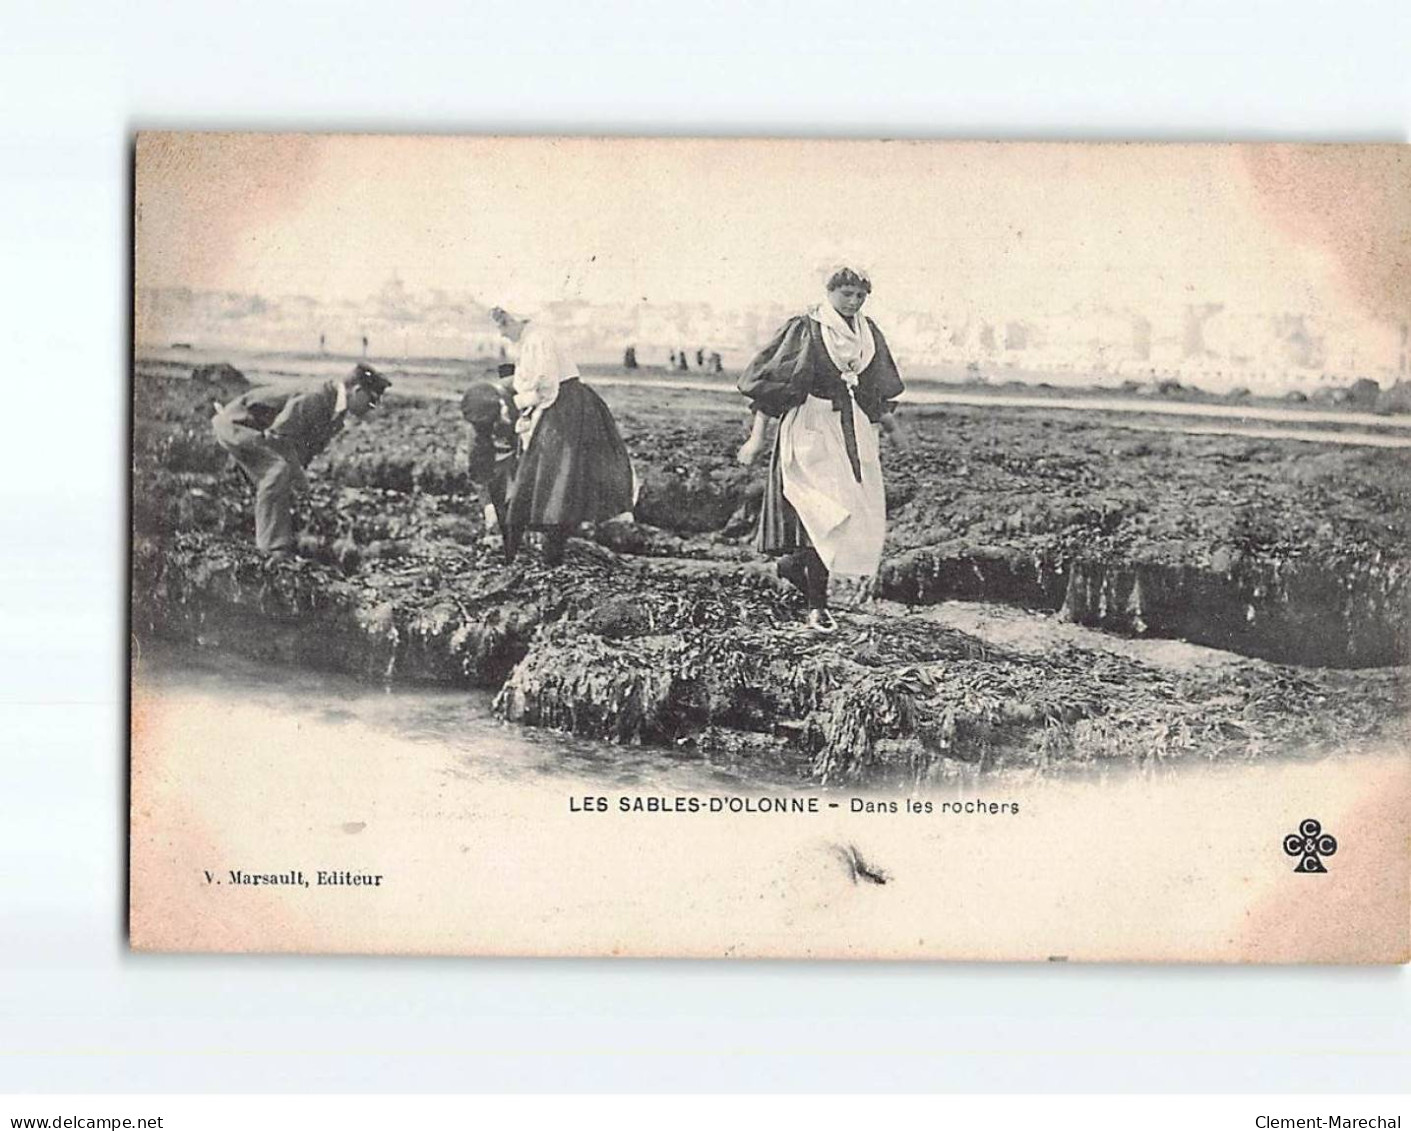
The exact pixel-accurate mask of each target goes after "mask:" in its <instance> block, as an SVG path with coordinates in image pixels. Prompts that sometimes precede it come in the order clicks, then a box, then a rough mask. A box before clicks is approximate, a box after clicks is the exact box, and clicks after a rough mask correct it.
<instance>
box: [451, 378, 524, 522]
mask: <svg viewBox="0 0 1411 1131" xmlns="http://www.w3.org/2000/svg"><path fill="white" fill-rule="evenodd" d="M516 415H517V413H516V410H515V406H514V366H513V365H512V364H510V363H508V362H506V363H502V364H501V365H500V366H499V368H498V370H497V372H496V377H495V380H489V379H485V380H480V381H477V382H475V383H474V384H473V385H471V387H470V388H469V389H467V390H466V391H465V395H464V396H462V397H461V416H463V417H464V418H465V422H466V423H467V424H468V425H469V426H470V449H469V455H468V458H467V469H466V470H467V475H468V477H469V479H470V481H471V482H472V483H474V484H475V485H476V486H477V487H478V488H479V489H480V496H481V503H482V505H483V507H484V515H485V529H486V531H487V532H488V531H491V530H497V531H499V534H500V537H501V538H502V539H504V537H505V531H506V529H507V519H506V509H505V507H506V503H507V502H508V499H509V488H510V484H511V483H512V482H513V481H514V470H515V465H516V463H517V462H518V458H519V445H518V441H519V437H518V435H517V434H516V432H515V428H514V425H515V418H516ZM505 544H506V545H508V543H507V541H506V543H505Z"/></svg>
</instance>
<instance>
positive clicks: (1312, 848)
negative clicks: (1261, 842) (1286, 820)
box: [1284, 817, 1338, 872]
mask: <svg viewBox="0 0 1411 1131" xmlns="http://www.w3.org/2000/svg"><path fill="white" fill-rule="evenodd" d="M1337 850H1338V842H1337V840H1336V838H1334V837H1332V836H1329V835H1328V834H1327V833H1325V832H1324V831H1323V826H1322V825H1320V824H1319V823H1318V822H1317V821H1315V820H1314V819H1313V818H1312V817H1309V818H1308V820H1306V821H1304V822H1303V823H1302V824H1300V825H1299V826H1298V832H1296V833H1289V835H1288V836H1286V837H1284V851H1285V852H1287V853H1288V854H1289V855H1290V856H1301V857H1302V858H1303V859H1301V860H1300V861H1299V862H1298V867H1297V868H1295V869H1294V871H1295V872H1326V871H1327V869H1326V868H1325V867H1323V860H1322V857H1324V856H1331V855H1332V854H1333V853H1334V852H1336V851H1337Z"/></svg>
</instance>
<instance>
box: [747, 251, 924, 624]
mask: <svg viewBox="0 0 1411 1131" xmlns="http://www.w3.org/2000/svg"><path fill="white" fill-rule="evenodd" d="M825 288H826V290H827V301H826V302H821V303H819V304H818V305H817V306H815V307H813V308H812V309H810V310H809V311H808V312H807V313H806V314H801V315H797V316H795V317H793V318H791V319H789V321H788V322H786V323H785V324H784V326H783V327H782V328H781V329H780V330H779V332H778V333H777V334H775V335H774V339H773V340H772V341H771V342H770V343H769V344H768V345H767V346H765V347H764V349H762V350H761V351H760V352H759V354H758V355H757V356H756V357H755V359H754V360H753V361H752V362H750V364H749V368H747V369H746V370H745V372H744V373H743V374H741V376H740V380H739V383H738V387H739V390H740V392H742V393H743V394H744V395H745V396H746V397H748V398H749V399H750V403H751V405H752V407H753V408H754V420H753V423H752V426H751V429H750V437H749V439H748V440H746V441H745V443H744V446H743V447H741V448H740V451H739V456H738V458H739V461H740V462H741V463H744V464H749V463H753V462H754V460H755V459H757V458H758V456H759V454H760V452H762V451H763V450H764V442H765V427H766V424H767V418H768V417H778V418H779V432H778V436H777V437H776V439H775V443H774V452H773V455H772V456H771V457H770V461H769V478H768V480H767V481H766V483H765V489H764V502H763V505H762V507H761V509H760V514H759V532H758V534H757V535H756V539H755V547H756V548H757V549H759V550H760V551H762V552H764V553H767V554H775V555H783V556H782V557H781V558H780V561H779V565H778V570H779V576H780V577H783V578H785V579H787V580H788V581H790V582H792V583H793V584H794V585H795V586H796V587H797V588H798V589H800V590H801V591H802V592H803V593H804V595H805V597H806V598H807V599H808V609H809V612H808V623H809V626H810V627H811V628H814V629H815V630H817V631H819V632H833V631H835V629H836V628H837V625H836V623H835V622H834V620H833V617H832V616H831V614H830V613H829V612H828V580H829V577H830V576H831V575H832V574H835V573H836V574H843V575H845V576H853V577H872V576H875V575H876V573H877V567H878V565H879V563H880V562H881V559H882V542H883V539H884V538H885V537H886V533H887V514H886V506H887V504H886V495H885V493H884V491H883V488H882V464H881V460H880V457H879V454H878V435H877V429H878V426H880V427H881V429H882V430H883V431H885V432H887V433H888V434H889V435H891V437H892V439H893V442H894V443H896V444H897V445H898V446H899V447H905V445H906V440H905V436H904V434H903V433H902V432H901V431H900V430H899V428H898V427H897V424H896V420H895V417H894V416H893V415H892V414H893V410H894V409H895V407H896V405H895V401H896V398H897V397H898V396H900V395H901V392H902V381H901V376H900V374H898V373H897V366H896V362H895V361H894V360H893V359H892V353H891V350H889V349H888V348H887V343H886V340H885V339H884V338H883V337H882V332H881V331H880V330H879V329H877V327H876V325H875V324H874V323H873V322H872V320H871V319H870V318H867V317H866V316H864V315H863V314H862V313H861V310H862V304H863V303H864V302H866V301H867V296H868V295H869V294H871V293H872V283H871V280H870V279H868V277H867V274H866V272H864V271H862V270H860V269H856V268H852V267H847V266H839V267H835V268H832V269H830V270H829V271H828V273H827V275H826V277H825Z"/></svg>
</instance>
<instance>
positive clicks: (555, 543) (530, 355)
mask: <svg viewBox="0 0 1411 1131" xmlns="http://www.w3.org/2000/svg"><path fill="white" fill-rule="evenodd" d="M490 317H491V318H493V319H494V321H495V325H496V326H498V327H499V329H500V333H502V334H503V335H504V336H505V337H506V338H508V339H509V340H510V341H511V342H513V343H517V344H518V347H519V349H518V353H519V356H518V358H517V359H516V361H515V368H514V383H513V390H514V396H513V403H514V407H515V409H516V411H517V413H518V416H517V418H516V420H515V425H514V427H515V431H516V433H517V434H518V436H519V451H520V455H519V462H518V466H517V467H516V468H515V471H514V478H513V480H512V482H511V483H510V485H509V490H508V492H507V495H506V499H505V507H504V536H505V555H506V557H509V558H513V557H514V555H515V553H516V552H517V550H518V548H519V545H520V542H521V541H522V539H523V536H524V533H525V531H529V530H537V531H540V532H542V534H543V536H544V557H545V560H546V561H548V563H549V564H550V565H557V564H558V563H559V562H560V561H561V560H562V559H563V549H564V543H565V542H566V541H567V539H568V535H569V533H570V532H571V531H572V530H574V529H575V528H576V527H577V526H578V525H579V524H580V523H584V522H604V521H606V520H607V519H610V518H616V517H617V516H619V515H622V514H626V513H629V512H630V511H631V510H632V504H633V498H632V460H631V457H630V456H628V454H627V447H626V445H625V444H623V442H622V437H621V436H620V435H619V434H618V431H617V424H616V423H615V422H614V420H613V418H612V413H611V412H610V411H609V410H608V406H607V405H605V404H604V403H603V400H602V398H601V397H599V396H598V394H597V393H595V392H593V390H592V389H590V388H588V386H587V385H585V384H583V382H582V381H581V380H579V377H578V367H577V366H576V365H574V364H573V362H572V361H571V360H570V359H569V358H568V356H567V354H565V353H564V352H563V350H562V349H560V348H559V345H558V343H557V341H555V339H554V336H553V334H552V333H551V332H550V330H549V329H548V327H545V326H541V325H539V324H538V323H537V322H533V321H531V320H530V319H528V318H517V317H515V316H514V315H513V314H510V313H509V312H508V311H506V310H502V309H501V308H500V307H498V306H497V307H495V309H494V310H492V311H491V312H490Z"/></svg>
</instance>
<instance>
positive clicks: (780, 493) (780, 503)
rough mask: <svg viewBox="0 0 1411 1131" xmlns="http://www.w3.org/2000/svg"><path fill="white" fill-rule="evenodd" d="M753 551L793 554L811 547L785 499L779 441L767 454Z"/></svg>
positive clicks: (792, 509) (794, 513)
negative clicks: (762, 495)
mask: <svg viewBox="0 0 1411 1131" xmlns="http://www.w3.org/2000/svg"><path fill="white" fill-rule="evenodd" d="M754 545H755V549H756V550H758V551H759V552H760V553H762V554H792V553H793V552H794V551H795V550H801V549H805V548H807V547H809V546H811V545H813V543H812V542H810V541H809V538H808V531H807V530H805V529H804V525H803V523H802V522H800V521H799V516H798V512H797V511H795V510H794V508H793V506H792V504H790V502H789V500H788V499H786V498H784V476H783V474H782V473H781V472H780V470H779V439H778V437H777V436H776V437H775V440H774V450H773V451H772V452H770V454H769V475H768V477H767V478H766V479H765V481H764V499H763V501H762V502H761V503H760V508H759V526H758V528H756V530H755V540H754Z"/></svg>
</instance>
